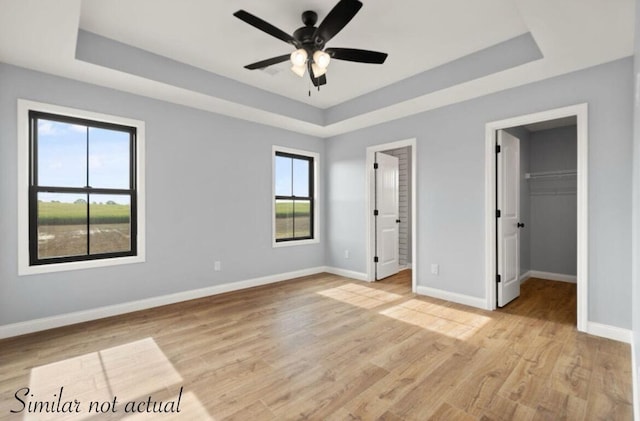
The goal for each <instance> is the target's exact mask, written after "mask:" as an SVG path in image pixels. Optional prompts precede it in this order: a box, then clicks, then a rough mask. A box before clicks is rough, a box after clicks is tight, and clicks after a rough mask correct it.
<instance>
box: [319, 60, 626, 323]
mask: <svg viewBox="0 0 640 421" xmlns="http://www.w3.org/2000/svg"><path fill="white" fill-rule="evenodd" d="M632 80H633V78H632V60H631V59H623V60H618V61H614V62H611V63H607V64H604V65H600V66H596V67H593V68H590V69H586V70H583V71H579V72H575V73H571V74H567V75H563V76H559V77H555V78H551V79H548V80H545V81H540V82H536V83H532V84H529V85H525V86H522V87H518V88H513V89H509V90H505V91H503V92H500V93H496V94H492V95H487V96H484V97H481V98H477V99H474V100H470V101H466V102H463V103H459V104H454V105H451V106H447V107H442V108H439V109H436V110H432V111H429V112H425V113H421V114H417V115H415V116H411V117H408V118H403V119H398V120H395V121H392V122H388V123H384V124H380V125H378V126H374V127H369V128H366V129H362V130H358V131H355V132H352V133H348V134H344V135H340V136H335V137H333V138H330V139H328V140H327V144H326V146H325V153H326V157H327V159H326V161H327V173H326V176H327V181H326V188H327V200H328V202H329V203H331V206H330V207H329V209H328V215H327V225H328V226H327V230H328V233H327V237H328V238H329V240H330V242H329V244H328V247H327V264H328V265H332V266H336V267H340V268H344V269H347V270H353V271H357V272H363V273H364V272H366V260H365V248H366V227H365V222H364V220H365V218H364V215H365V200H364V191H365V173H366V171H365V153H366V148H367V147H368V146H371V145H376V144H382V143H387V142H391V141H395V140H401V139H408V138H413V137H415V138H417V143H418V144H417V160H416V162H415V165H416V168H417V172H418V174H417V178H418V181H417V182H418V185H417V190H418V192H417V212H418V215H417V232H418V238H417V248H418V250H417V255H416V256H414V263H417V265H418V272H417V279H418V285H420V286H428V287H432V288H437V289H441V290H445V291H450V292H455V293H460V294H465V295H469V296H472V297H484V294H485V280H484V273H485V267H484V265H485V260H484V259H485V258H484V255H485V254H484V252H485V250H484V241H485V230H484V228H485V215H484V203H485V186H484V169H485V158H484V153H485V150H484V148H485V146H484V145H485V139H484V133H485V124H486V123H487V122H490V121H496V120H501V119H505V118H508V117H512V116H518V115H523V114H528V113H532V112H538V111H543V110H548V109H552V108H558V107H563V106H567V105H572V104H578V103H583V102H588V103H589V153H590V156H589V172H590V174H589V244H590V249H589V317H590V320H591V321H595V322H599V323H604V324H608V325H613V326H618V327H622V328H630V327H631V298H630V294H631V233H630V230H629V226H630V223H631V161H632V160H631V150H632V131H631V127H632V117H633V116H632V104H633V83H632ZM345 249H350V250H352V251H353V253H352V258H351V259H349V260H345V259H341V258H340V257H341V250H345ZM431 263H438V264H440V274H439V275H432V274H430V271H429V266H430V264H431Z"/></svg>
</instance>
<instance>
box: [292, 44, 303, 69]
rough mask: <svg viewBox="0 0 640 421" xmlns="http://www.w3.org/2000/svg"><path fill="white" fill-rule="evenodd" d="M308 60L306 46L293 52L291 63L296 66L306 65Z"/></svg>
mask: <svg viewBox="0 0 640 421" xmlns="http://www.w3.org/2000/svg"><path fill="white" fill-rule="evenodd" d="M306 62H307V51H306V50H305V49H304V48H299V49H297V50H295V51H294V52H293V53H291V64H293V65H294V66H304V64H305V63H306Z"/></svg>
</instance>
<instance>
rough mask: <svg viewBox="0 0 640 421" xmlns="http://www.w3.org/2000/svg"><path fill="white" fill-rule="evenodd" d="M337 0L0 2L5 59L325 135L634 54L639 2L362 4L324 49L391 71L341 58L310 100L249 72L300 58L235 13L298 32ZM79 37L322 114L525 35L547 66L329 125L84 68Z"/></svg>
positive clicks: (283, 67)
mask: <svg viewBox="0 0 640 421" xmlns="http://www.w3.org/2000/svg"><path fill="white" fill-rule="evenodd" d="M336 1H337V0H302V1H301V0H271V1H268V2H267V1H264V0H262V1H260V0H235V1H231V0H225V1H219V0H216V1H211V0H180V1H177V0H109V1H105V0H57V1H55V2H52V1H49V0H0V10H1V11H2V13H0V61H2V62H6V63H10V64H15V65H18V66H23V67H27V68H31V69H35V70H39V71H44V72H47V73H52V74H55V75H60V76H64V77H70V78H73V79H78V80H81V81H85V82H89V83H94V84H98V85H102V86H107V87H111V88H115V89H120V90H124V91H129V92H133V93H136V94H140V95H145V96H150V97H154V98H158V99H162V100H166V101H171V102H174V103H179V104H184V105H188V106H192V107H196V108H201V109H207V110H210V111H214V112H219V113H222V114H226V115H231V116H235V117H239V118H244V119H247V120H252V121H257V122H260V123H265V124H271V125H276V126H279V127H284V128H287V129H290V130H295V131H299V132H302V133H308V134H313V135H318V136H323V137H324V136H331V135H335V134H338V133H342V132H346V131H349V130H354V129H357V128H359V127H365V126H368V125H370V124H375V123H379V122H381V121H387V120H391V119H395V118H399V117H402V116H404V115H409V114H414V113H417V112H420V111H424V110H427V109H432V108H435V107H439V106H442V105H447V104H450V103H454V102H458V101H462V100H466V99H469V98H474V97H477V96H481V95H485V94H487V93H491V92H496V91H499V90H503V89H507V88H510V87H514V86H519V85H523V84H526V83H530V82H533V81H537V80H541V79H545V78H548V77H552V76H555V75H559V74H563V73H567V72H571V71H575V70H579V69H583V68H586V67H590V66H593V65H597V64H600V63H604V62H608V61H611V60H615V59H618V58H621V57H626V56H629V55H631V54H632V53H633V27H634V21H633V16H634V0H404V1H399V2H383V1H373V0H371V1H366V0H363V3H364V6H363V7H362V9H361V10H360V12H359V13H358V14H357V15H356V17H355V18H354V19H353V20H352V21H351V22H350V23H349V24H348V25H347V26H346V27H345V29H344V30H343V31H342V32H340V33H339V34H338V35H337V36H336V37H335V38H333V39H332V40H331V41H330V42H329V43H328V46H330V47H351V48H363V49H371V50H378V51H383V52H387V53H389V58H388V59H387V62H386V63H385V64H383V65H369V64H358V63H351V62H340V61H338V60H333V61H332V62H331V64H330V66H329V71H328V74H327V78H328V84H327V85H326V86H324V87H323V88H322V90H321V91H320V92H314V93H313V94H312V96H311V97H309V96H307V90H308V82H307V81H308V79H306V78H305V79H303V80H301V79H299V78H298V77H297V76H295V75H294V74H293V73H292V72H290V71H289V69H288V67H289V66H288V65H287V63H282V64H279V65H276V66H273V69H274V70H278V72H277V73H275V74H271V73H273V72H265V71H259V70H257V71H249V70H245V69H244V68H243V66H244V65H246V64H249V63H252V62H255V61H258V60H261V59H265V58H269V57H272V56H277V55H282V54H285V53H288V52H290V51H291V50H292V48H291V47H290V46H289V45H288V44H286V43H284V42H282V41H280V40H278V39H275V38H272V37H270V36H269V35H267V34H265V33H263V32H261V31H259V30H257V29H255V28H253V27H252V26H250V25H248V24H246V23H244V22H242V21H240V20H239V19H237V18H235V17H234V16H232V14H233V12H235V11H236V10H238V9H245V10H247V11H248V12H250V13H253V14H255V15H256V16H259V17H261V18H263V19H264V20H267V21H268V22H270V23H272V24H273V25H275V26H277V27H279V28H281V29H282V30H284V31H285V32H289V33H291V32H293V31H294V30H295V29H296V28H298V27H300V26H302V23H301V21H300V14H301V13H302V12H303V11H304V10H314V11H316V12H317V13H318V15H319V21H321V20H322V19H323V18H324V16H326V14H327V13H328V11H329V10H330V9H331V8H332V7H333V6H334V4H335V2H336ZM79 28H82V29H85V30H87V31H90V32H94V33H97V34H99V35H102V36H104V37H107V38H111V39H114V40H117V41H120V42H122V43H125V44H129V45H132V46H135V47H138V48H141V49H144V50H148V51H150V52H153V53H156V54H159V55H162V56H166V57H168V58H172V59H174V60H177V61H180V62H183V63H186V64H189V65H192V66H196V67H199V68H201V69H205V70H207V71H209V72H212V73H216V74H219V75H222V76H226V77H229V78H232V79H235V80H237V81H240V82H242V83H245V84H248V85H251V86H254V87H256V88H259V89H263V90H267V91H270V92H272V93H276V94H279V95H283V96H285V97H288V98H290V99H292V100H295V101H301V102H304V103H307V104H310V105H312V106H314V107H317V108H320V109H326V108H328V107H332V106H335V105H337V104H340V103H343V102H345V101H348V100H350V99H353V98H356V97H358V96H360V95H362V94H365V93H368V92H371V91H374V90H376V89H378V88H381V87H385V86H389V85H392V84H394V83H396V82H398V81H400V80H403V79H405V78H407V77H410V76H412V75H416V74H419V73H422V72H425V71H427V70H429V69H432V68H433V67H435V66H438V65H443V64H446V63H448V62H450V61H452V60H455V59H457V58H460V57H463V56H466V55H468V54H470V53H473V52H476V51H479V50H482V49H484V48H486V47H489V46H492V45H495V44H497V43H500V42H503V41H506V40H508V39H511V38H514V37H516V36H518V35H521V34H524V33H526V32H530V33H531V35H532V36H533V38H534V39H535V41H536V43H537V44H538V46H539V48H540V50H541V52H542V54H543V56H544V58H543V59H541V60H537V61H534V62H530V63H527V64H524V65H521V66H517V67H515V68H512V69H508V70H505V71H501V72H499V73H495V74H493V75H488V76H485V77H481V78H479V79H476V80H472V81H470V82H465V83H463V84H461V85H457V86H453V87H450V88H447V89H443V90H440V91H437V92H433V93H429V94H426V95H422V96H419V97H416V98H412V99H410V100H407V101H404V102H401V103H397V104H394V105H392V106H385V107H384V108H383V109H380V110H376V111H374V112H368V113H366V114H363V115H358V116H354V117H352V118H349V119H347V120H344V121H340V122H337V123H335V124H330V125H325V126H322V125H317V124H312V123H308V122H304V121H299V120H296V119H295V118H291V117H284V118H282V116H279V115H278V111H277V110H270V111H264V110H259V109H254V108H252V107H250V106H246V105H239V104H235V103H229V101H225V100H222V99H220V98H216V97H215V96H213V95H205V94H202V93H198V92H192V91H189V90H186V89H183V88H178V87H173V86H168V85H167V84H162V83H159V82H155V81H151V80H146V79H143V78H141V77H139V76H133V75H128V74H125V73H123V72H118V71H115V70H112V69H107V68H104V67H100V66H96V65H91V64H88V63H84V62H81V61H79V60H76V59H75V42H76V39H77V31H78V29H79Z"/></svg>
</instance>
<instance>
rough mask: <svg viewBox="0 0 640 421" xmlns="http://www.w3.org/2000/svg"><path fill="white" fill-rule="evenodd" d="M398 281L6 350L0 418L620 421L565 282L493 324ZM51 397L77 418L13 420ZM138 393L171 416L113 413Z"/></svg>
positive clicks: (330, 283) (606, 343) (532, 289)
mask: <svg viewBox="0 0 640 421" xmlns="http://www.w3.org/2000/svg"><path fill="white" fill-rule="evenodd" d="M410 285H411V280H410V273H409V272H408V271H405V272H403V273H401V274H399V275H397V276H395V277H393V278H391V279H389V280H386V281H383V282H378V283H375V284H368V283H364V282H359V281H352V280H349V279H347V278H343V277H339V276H334V275H328V274H321V275H315V276H310V277H305V278H300V279H297V280H292V281H287V282H282V283H279V284H274V285H270V286H265V287H259V288H253V289H250V290H245V291H240V292H234V293H229V294H224V295H218V296H214V297H208V298H203V299H199V300H194V301H189V302H185V303H180V304H175V305H170V306H165V307H159V308H155V309H152V310H146V311H141V312H137V313H131V314H127V315H123V316H118V317H112V318H108V319H103V320H98V321H94V322H88V323H83V324H79V325H75V326H69V327H64V328H59V329H55V330H50V331H46V332H41V333H37V334H31V335H26V336H22V337H18V338H12V339H7V340H3V341H0V392H1V393H2V395H1V397H2V398H1V399H2V400H1V402H0V404H1V406H0V419H2V420H5V419H20V420H22V419H24V420H30V419H37V420H46V419H51V420H61V419H72V420H81V419H82V420H101V419H126V420H138V419H158V420H171V419H178V420H186V419H193V420H216V421H217V420H287V419H312V420H374V419H384V420H404V419H406V420H427V419H433V420H501V419H505V420H537V419H546V420H581V419H587V420H600V419H602V420H605V419H607V420H616V421H619V420H631V419H632V404H631V400H632V391H631V369H630V349H629V346H628V345H626V344H622V343H619V342H615V341H611V340H607V339H602V338H597V337H593V336H589V335H586V334H582V333H578V332H577V331H576V328H575V312H576V311H575V305H576V301H575V285H572V284H567V283H561V282H552V281H544V280H537V279H531V280H529V281H527V282H525V283H524V284H523V286H522V296H521V297H520V298H519V299H518V300H516V301H515V302H513V303H512V304H510V305H509V306H507V307H506V308H504V309H502V310H500V311H494V312H488V311H482V310H478V309H474V308H470V307H465V306H462V305H458V304H453V303H450V302H445V301H441V300H437V299H431V298H426V297H420V296H416V295H413V294H412V293H411V292H410ZM62 386H64V389H63V398H62V401H63V402H64V401H66V400H69V399H70V400H73V399H77V400H78V402H79V405H80V406H79V408H80V411H81V412H79V413H77V414H73V416H70V417H65V416H64V415H68V414H60V413H53V414H47V413H35V414H34V413H28V412H27V410H28V408H29V407H28V406H27V407H25V410H23V411H22V412H21V413H19V414H11V413H10V410H12V409H13V410H19V409H20V408H21V407H22V404H21V403H20V401H18V400H17V399H16V398H15V396H14V394H15V393H16V391H18V390H19V389H20V388H23V387H29V393H30V394H33V395H34V396H33V397H31V399H32V400H33V401H34V402H35V401H38V400H40V401H55V400H57V397H58V394H59V393H60V387H62ZM181 387H182V391H183V392H182V395H181V396H180V388H181ZM20 393H24V390H23V391H22V392H20ZM54 394H56V396H54ZM19 396H22V395H20V394H19ZM114 396H116V398H117V402H116V404H115V406H114V407H115V409H116V411H117V412H115V413H113V412H109V413H105V414H101V413H99V414H95V413H89V412H88V406H89V403H90V402H98V403H99V404H101V405H105V406H104V409H106V410H109V404H105V402H112V400H113V397H114ZM149 396H151V400H152V401H163V402H164V405H167V404H169V403H170V402H172V401H173V402H174V403H175V404H177V398H178V397H179V396H180V413H179V414H162V415H158V414H150V415H147V414H140V413H131V412H130V411H129V412H125V409H126V406H127V403H128V402H131V401H135V402H136V403H139V402H140V401H143V402H147V398H148V397H149ZM24 400H25V402H26V398H25V399H24ZM34 402H31V403H32V404H33V403H34ZM141 408H142V409H144V407H141ZM166 408H167V409H169V407H168V406H166ZM129 409H131V408H130V407H129ZM94 410H95V407H94ZM111 410H112V408H111Z"/></svg>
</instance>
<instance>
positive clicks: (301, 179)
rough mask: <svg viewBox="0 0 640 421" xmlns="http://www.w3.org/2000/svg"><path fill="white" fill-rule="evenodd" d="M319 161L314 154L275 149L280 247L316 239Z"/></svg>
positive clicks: (277, 240)
mask: <svg viewBox="0 0 640 421" xmlns="http://www.w3.org/2000/svg"><path fill="white" fill-rule="evenodd" d="M316 160H317V154H314V153H309V152H303V151H293V152H292V150H283V149H274V170H273V172H274V193H275V195H274V239H275V243H276V244H278V243H279V244H284V243H291V242H294V243H296V244H300V242H303V241H304V240H315V239H316V236H315V234H316V198H315V189H316V186H315V184H316V182H315V168H316ZM313 242H316V241H313Z"/></svg>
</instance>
